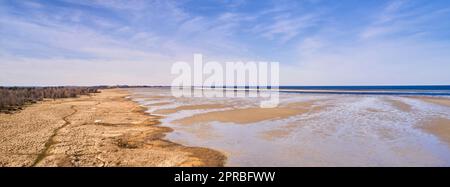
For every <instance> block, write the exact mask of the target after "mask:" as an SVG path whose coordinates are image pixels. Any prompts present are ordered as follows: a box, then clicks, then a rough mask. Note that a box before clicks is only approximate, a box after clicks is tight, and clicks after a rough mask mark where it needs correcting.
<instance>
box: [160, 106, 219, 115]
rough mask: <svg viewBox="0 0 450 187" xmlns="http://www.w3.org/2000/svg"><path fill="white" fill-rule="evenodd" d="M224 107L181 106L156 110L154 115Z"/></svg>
mask: <svg viewBox="0 0 450 187" xmlns="http://www.w3.org/2000/svg"><path fill="white" fill-rule="evenodd" d="M225 107H227V106H226V105H220V104H204V105H183V106H179V107H176V108H172V109H161V110H156V111H154V113H156V114H165V115H166V114H172V113H176V112H179V111H182V110H202V109H217V108H225Z"/></svg>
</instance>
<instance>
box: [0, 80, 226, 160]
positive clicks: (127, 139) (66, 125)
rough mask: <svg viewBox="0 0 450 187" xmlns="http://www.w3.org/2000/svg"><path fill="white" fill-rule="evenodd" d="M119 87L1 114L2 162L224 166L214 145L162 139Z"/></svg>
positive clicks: (153, 123) (161, 131)
mask: <svg viewBox="0 0 450 187" xmlns="http://www.w3.org/2000/svg"><path fill="white" fill-rule="evenodd" d="M128 95H129V93H128V92H127V91H125V90H121V89H107V90H102V92H101V93H99V94H95V95H91V96H82V97H79V98H72V99H57V100H47V101H43V102H40V103H37V104H33V105H30V106H27V107H26V108H25V109H24V110H22V111H19V112H16V113H14V114H0V137H1V139H0V166H222V165H223V164H224V163H225V159H226V157H225V156H224V155H223V154H222V153H220V152H218V151H215V150H212V149H208V148H200V147H187V146H183V145H180V144H177V143H173V142H170V141H168V140H165V139H164V136H165V134H166V133H168V132H171V131H172V129H170V128H168V127H161V126H158V124H159V123H160V122H159V118H160V117H157V116H153V115H148V114H146V113H144V111H145V110H146V109H145V108H143V107H140V106H139V105H138V104H137V103H135V102H133V101H130V100H129V99H126V98H125V97H126V96H128Z"/></svg>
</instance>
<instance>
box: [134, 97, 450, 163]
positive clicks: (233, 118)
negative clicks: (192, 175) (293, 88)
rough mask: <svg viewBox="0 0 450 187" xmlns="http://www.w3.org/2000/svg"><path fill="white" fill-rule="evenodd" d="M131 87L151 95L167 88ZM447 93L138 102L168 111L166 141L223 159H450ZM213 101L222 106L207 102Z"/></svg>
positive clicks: (296, 160)
mask: <svg viewBox="0 0 450 187" xmlns="http://www.w3.org/2000/svg"><path fill="white" fill-rule="evenodd" d="M137 93H140V94H142V95H145V94H148V95H149V98H151V97H152V95H155V94H156V95H164V94H167V95H169V94H170V90H157V92H155V91H154V90H152V89H141V90H137ZM422 98H426V99H431V100H429V101H425V100H422ZM448 100H449V99H448V98H445V97H443V98H438V97H412V96H396V95H386V96H379V95H374V96H372V95H334V94H292V93H281V94H280V104H279V105H278V107H276V108H260V107H258V104H259V101H260V100H258V99H252V98H227V99H221V98H219V99H211V98H195V97H193V98H173V99H171V102H172V103H173V104H171V105H167V106H163V107H159V106H154V105H151V104H146V103H145V102H141V104H143V105H145V106H147V107H148V109H149V112H155V114H157V111H170V112H167V113H166V114H167V115H165V118H164V119H163V120H162V125H163V126H168V127H170V128H173V129H175V131H174V133H169V134H168V136H167V138H168V139H169V140H171V141H174V142H179V143H182V144H184V145H190V146H201V147H208V148H212V149H215V150H220V151H222V152H224V153H225V154H226V155H227V163H226V165H227V166H448V165H449V164H450V149H449V146H448V145H450V143H449V141H448V134H450V133H449V131H448V129H447V128H448V127H449V125H448V124H449V123H448V121H449V120H450V108H448V107H446V106H447V105H444V104H443V103H446V102H448ZM431 101H432V102H431ZM437 103H439V104H437ZM215 105H226V106H227V107H225V108H219V107H217V108H216V107H209V106H215ZM198 108H201V109H199V110H196V109H198ZM267 153H270V154H267Z"/></svg>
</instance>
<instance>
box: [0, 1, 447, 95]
mask: <svg viewBox="0 0 450 187" xmlns="http://www.w3.org/2000/svg"><path fill="white" fill-rule="evenodd" d="M449 20H450V1H448V0H433V1H429V0H391V1H384V0H364V1H360V0H339V1H335V0H303V1H302V0H292V1H288V0H177V1H169V0H161V1H158V0H145V1H141V0H128V1H125V0H124V1H119V0H46V1H44V0H42V1H38V0H36V1H35V0H23V1H17V0H0V85H3V86H54V85H86V86H88V85H117V84H128V85H170V83H171V81H172V80H173V79H174V77H176V76H175V75H172V74H170V68H171V65H172V64H173V63H175V62H177V61H187V62H191V61H193V54H194V53H201V54H203V56H204V61H205V62H207V61H217V62H226V61H244V62H246V61H267V62H272V61H276V62H279V63H280V81H281V82H280V84H281V85H429V84H433V85H436V84H445V85H449V84H450V73H449V72H450V21H449Z"/></svg>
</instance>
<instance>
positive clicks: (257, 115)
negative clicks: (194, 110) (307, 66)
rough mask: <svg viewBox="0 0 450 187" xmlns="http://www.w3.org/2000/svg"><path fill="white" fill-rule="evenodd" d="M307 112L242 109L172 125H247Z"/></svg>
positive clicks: (181, 120)
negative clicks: (213, 123)
mask: <svg viewBox="0 0 450 187" xmlns="http://www.w3.org/2000/svg"><path fill="white" fill-rule="evenodd" d="M308 111H309V108H288V107H285V108H259V107H258V108H243V109H232V110H225V111H215V112H208V113H203V114H197V115H193V116H191V117H187V118H183V119H180V120H176V121H174V123H179V124H183V125H189V124H196V123H205V122H211V121H219V122H232V123H239V124H248V123H256V122H259V121H265V120H272V119H283V118H287V117H289V116H293V115H297V114H301V113H305V112H308Z"/></svg>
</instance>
